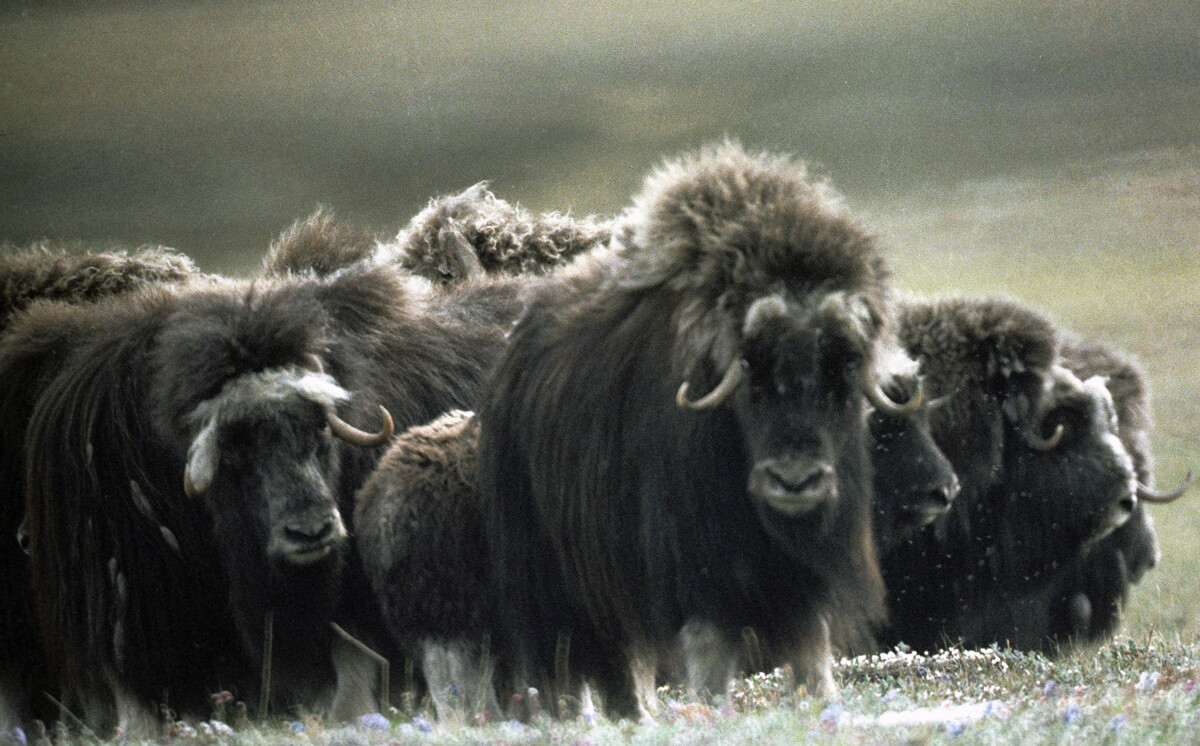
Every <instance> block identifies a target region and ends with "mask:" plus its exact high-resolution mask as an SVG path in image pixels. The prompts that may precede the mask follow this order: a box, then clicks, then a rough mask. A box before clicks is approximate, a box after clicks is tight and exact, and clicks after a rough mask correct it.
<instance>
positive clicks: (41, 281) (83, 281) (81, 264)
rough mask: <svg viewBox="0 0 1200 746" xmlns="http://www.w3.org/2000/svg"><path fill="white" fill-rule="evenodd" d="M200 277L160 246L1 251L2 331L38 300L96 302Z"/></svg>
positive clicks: (189, 264)
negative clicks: (16, 316) (162, 284)
mask: <svg viewBox="0 0 1200 746" xmlns="http://www.w3.org/2000/svg"><path fill="white" fill-rule="evenodd" d="M198 275H199V271H198V270H197V269H196V266H195V265H194V264H193V263H192V260H191V259H188V258H187V257H186V256H183V255H182V254H179V253H177V252H175V251H172V250H171V249H167V248H164V247H161V246H154V247H146V248H141V249H138V250H136V251H134V252H122V251H100V252H72V251H67V250H65V249H63V248H61V247H57V246H55V247H51V246H49V245H47V244H37V245H35V246H32V247H30V248H28V249H16V248H14V247H11V246H0V329H3V328H4V327H5V326H7V325H8V319H9V317H11V316H12V314H14V313H16V312H18V311H20V310H22V309H23V308H26V307H27V306H29V304H30V303H32V302H34V301H36V300H55V301H65V302H69V303H79V302H86V301H94V300H98V299H100V298H104V297H106V296H109V295H118V294H121V293H127V292H130V291H133V290H137V289H139V288H143V287H147V286H151V285H157V284H160V283H166V282H185V281H187V280H190V279H193V278H195V277H197V276H198Z"/></svg>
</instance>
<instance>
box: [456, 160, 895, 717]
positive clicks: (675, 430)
mask: <svg viewBox="0 0 1200 746" xmlns="http://www.w3.org/2000/svg"><path fill="white" fill-rule="evenodd" d="M614 236H615V237H614V240H613V245H612V247H611V248H609V249H602V250H598V251H593V252H589V253H587V254H584V255H581V256H580V257H579V258H577V259H576V260H575V261H574V262H573V263H572V264H571V265H568V266H567V267H566V268H564V269H563V270H560V271H559V272H556V273H555V274H554V275H552V276H550V278H548V279H547V280H545V281H544V282H543V283H542V284H540V285H539V286H538V288H537V289H536V291H535V292H534V293H533V299H532V300H531V301H530V305H529V308H528V310H527V311H526V313H525V315H524V316H523V317H522V319H521V321H520V322H519V324H518V326H517V327H516V329H515V330H514V332H513V334H512V336H511V338H510V341H509V345H508V347H507V348H506V351H505V354H504V356H503V359H502V362H501V363H500V364H499V366H498V368H497V371H496V373H495V375H494V377H493V378H492V379H491V382H490V384H489V388H488V395H487V397H486V402H485V404H484V406H483V407H482V409H481V410H479V413H478V417H479V423H480V445H479V448H480V452H479V469H480V471H479V488H480V494H481V505H482V508H483V513H484V516H485V533H486V536H487V537H488V540H489V542H490V543H491V551H492V552H493V559H494V560H495V563H494V572H493V580H492V583H493V584H494V585H493V591H494V592H495V593H496V596H495V597H494V598H495V606H494V608H498V609H500V611H501V612H502V615H503V618H502V619H501V620H500V622H499V625H500V631H499V635H500V637H501V638H502V640H501V644H502V645H503V646H504V649H505V650H506V651H507V652H508V653H510V654H511V656H512V665H513V666H514V672H515V674H514V676H515V680H517V681H527V682H531V683H540V684H541V685H542V686H543V687H544V686H545V685H546V682H548V681H551V680H552V677H555V674H556V672H562V671H564V670H569V671H570V674H571V675H572V677H573V680H582V681H587V682H590V683H591V684H592V685H594V686H595V687H596V688H597V689H598V690H599V692H600V693H601V694H602V695H604V696H605V697H606V699H607V702H608V704H609V705H610V706H612V707H614V708H615V709H621V710H631V709H632V704H633V703H632V701H631V699H632V698H631V695H630V693H631V691H632V687H631V686H630V680H629V676H628V671H629V667H630V664H631V662H633V661H649V664H648V665H646V666H645V668H646V669H652V668H653V661H654V660H655V659H656V658H657V656H658V654H659V653H660V652H662V651H667V650H675V649H678V650H679V651H680V654H681V658H682V660H683V661H684V664H685V669H686V672H687V673H686V678H687V683H688V685H689V687H690V688H691V689H692V690H693V691H695V692H697V693H711V694H718V695H719V694H722V693H724V692H725V690H726V687H727V685H728V683H729V680H730V677H731V676H732V674H733V673H734V670H733V669H734V666H735V664H736V658H737V651H736V649H735V648H736V646H735V644H734V641H735V640H740V639H741V636H742V633H743V630H744V629H746V628H751V629H753V630H754V631H755V634H756V636H757V637H758V639H759V640H760V641H761V642H762V643H763V645H764V647H765V648H766V649H767V650H768V651H770V653H771V655H773V656H774V657H776V658H778V659H780V660H787V661H789V662H791V663H793V664H794V668H795V669H796V670H797V671H798V673H799V675H800V676H801V677H802V679H803V680H805V681H807V682H808V684H809V685H810V686H811V687H813V689H814V690H821V691H829V690H832V689H833V687H834V684H833V679H832V673H831V655H830V650H829V635H830V627H831V626H832V627H834V628H838V629H855V628H860V627H862V628H865V627H866V626H867V625H869V624H870V623H872V622H873V621H876V620H878V619H879V618H880V616H881V615H882V605H881V600H882V585H881V582H880V577H879V571H878V566H877V563H876V558H875V552H874V548H873V546H872V540H871V535H870V528H871V522H870V512H871V499H870V498H871V485H870V467H869V463H868V455H869V454H868V443H867V432H866V428H865V407H866V401H867V400H868V398H870V399H873V400H874V401H875V403H876V404H877V406H881V407H883V408H888V409H892V410H903V411H905V412H908V411H911V410H910V409H903V408H902V407H901V406H900V405H897V404H896V403H895V402H890V401H887V400H886V397H885V396H884V394H883V393H882V391H881V390H880V378H881V375H880V372H879V371H878V370H877V368H876V363H877V361H879V360H881V359H886V358H887V356H886V355H882V354H881V353H880V351H879V350H878V349H877V348H878V347H879V346H881V345H883V344H885V335H884V334H883V330H884V319H883V309H884V306H885V297H884V296H885V289H884V279H885V270H884V263H883V260H882V258H881V257H880V256H879V255H878V253H877V252H876V251H875V249H874V247H873V245H872V242H871V241H870V239H869V237H868V236H867V235H866V234H865V233H864V232H863V231H862V229H860V228H859V227H858V226H857V225H856V224H855V223H854V222H853V221H852V220H851V219H850V218H849V217H848V215H847V212H846V210H845V209H844V208H843V207H842V205H841V204H840V202H839V198H838V197H837V196H836V195H835V193H834V192H833V191H832V189H831V188H829V187H828V186H826V185H825V184H823V183H817V182H814V181H813V180H811V179H810V177H809V176H808V173H807V170H806V169H805V167H804V166H803V165H802V164H800V163H799V162H797V161H795V160H793V159H791V158H789V157H785V156H771V155H752V154H748V153H746V152H744V151H743V150H742V149H741V148H740V147H739V146H737V145H734V144H729V143H726V144H724V145H720V146H715V147H712V148H708V149H705V150H702V151H700V152H698V153H694V154H691V155H687V156H684V157H682V158H680V159H678V160H675V161H670V162H667V163H666V164H664V165H663V166H662V167H661V168H659V169H658V170H657V171H656V172H655V173H653V174H652V175H651V176H650V177H649V178H648V179H647V183H646V186H645V189H644V191H643V193H642V194H641V195H640V196H639V197H638V198H636V200H635V202H634V204H633V206H632V207H631V208H630V209H629V210H628V212H627V213H626V214H625V216H624V217H623V218H622V223H621V224H620V225H619V227H617V228H615V229H614ZM694 392H700V394H699V395H698V396H697V394H696V393H694ZM910 404H911V403H910ZM556 651H557V655H556ZM566 651H569V654H566ZM556 658H557V659H558V661H557V665H556ZM564 660H565V662H566V663H568V664H569V666H568V665H563V664H564ZM557 685H558V687H559V691H562V686H563V682H561V681H558V682H557Z"/></svg>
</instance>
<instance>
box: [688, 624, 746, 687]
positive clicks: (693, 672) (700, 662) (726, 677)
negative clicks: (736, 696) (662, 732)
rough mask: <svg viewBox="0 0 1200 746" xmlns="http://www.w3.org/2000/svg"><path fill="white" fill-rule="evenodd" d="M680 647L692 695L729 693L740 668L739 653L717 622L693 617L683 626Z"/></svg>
mask: <svg viewBox="0 0 1200 746" xmlns="http://www.w3.org/2000/svg"><path fill="white" fill-rule="evenodd" d="M679 648H680V652H681V653H682V655H683V665H684V670H685V671H686V676H687V689H688V694H689V696H691V697H693V698H696V699H699V700H709V699H712V698H714V697H723V696H725V695H726V694H728V693H729V688H730V686H731V685H732V683H733V677H734V673H735V672H736V670H737V653H736V651H735V649H734V646H733V645H731V644H730V642H729V640H726V639H725V636H724V635H723V634H721V631H720V630H718V629H717V627H716V625H714V624H713V623H711V622H706V621H703V620H700V619H691V620H689V621H688V622H687V623H686V624H684V625H683V628H682V629H680V630H679Z"/></svg>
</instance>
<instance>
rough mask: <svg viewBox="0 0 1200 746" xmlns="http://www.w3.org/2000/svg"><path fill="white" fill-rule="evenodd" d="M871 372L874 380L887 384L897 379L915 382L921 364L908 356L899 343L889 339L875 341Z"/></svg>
mask: <svg viewBox="0 0 1200 746" xmlns="http://www.w3.org/2000/svg"><path fill="white" fill-rule="evenodd" d="M873 360H874V362H873V365H872V372H873V373H874V375H875V380H877V381H879V382H880V383H887V382H889V381H894V380H897V379H901V380H916V378H917V374H918V372H919V371H920V368H921V364H920V363H918V362H917V361H916V360H913V359H912V358H911V357H909V356H908V353H907V352H905V351H904V348H903V347H901V346H900V344H899V342H897V341H896V340H895V339H892V338H890V337H883V338H880V339H878V340H876V341H875V354H874V355H873Z"/></svg>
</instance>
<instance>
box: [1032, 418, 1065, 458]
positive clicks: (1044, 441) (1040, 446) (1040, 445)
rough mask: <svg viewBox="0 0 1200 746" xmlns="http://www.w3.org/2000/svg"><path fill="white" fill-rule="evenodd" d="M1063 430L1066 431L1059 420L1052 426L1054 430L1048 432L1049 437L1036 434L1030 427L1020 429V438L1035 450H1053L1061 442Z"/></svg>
mask: <svg viewBox="0 0 1200 746" xmlns="http://www.w3.org/2000/svg"><path fill="white" fill-rule="evenodd" d="M1064 432H1066V428H1065V427H1064V426H1063V424H1062V423H1061V422H1060V423H1058V424H1057V425H1055V426H1054V432H1052V433H1050V437H1049V438H1043V437H1042V436H1040V435H1038V434H1037V433H1036V432H1034V430H1033V428H1032V427H1030V428H1026V429H1024V430H1022V431H1021V438H1022V440H1024V441H1025V444H1026V445H1028V446H1029V447H1030V448H1032V449H1033V450H1035V451H1053V450H1054V449H1055V448H1057V447H1058V444H1059V443H1061V442H1062V439H1063V433H1064Z"/></svg>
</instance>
